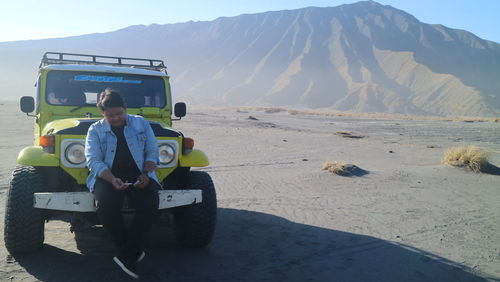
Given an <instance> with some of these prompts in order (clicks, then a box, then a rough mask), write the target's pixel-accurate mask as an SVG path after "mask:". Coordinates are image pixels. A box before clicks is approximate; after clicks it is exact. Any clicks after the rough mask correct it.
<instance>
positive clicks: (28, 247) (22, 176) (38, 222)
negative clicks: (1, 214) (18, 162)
mask: <svg viewBox="0 0 500 282" xmlns="http://www.w3.org/2000/svg"><path fill="white" fill-rule="evenodd" d="M44 183H45V182H44V177H43V175H42V173H41V172H40V171H39V170H37V169H36V168H34V167H31V166H20V167H16V168H15V169H14V171H13V172H12V179H11V181H10V185H9V192H8V194H7V204H6V208H5V222H4V224H5V226H4V241H5V247H6V248H7V250H8V251H9V253H11V254H15V253H29V252H33V251H36V250H38V249H40V248H41V247H42V245H43V240H44V227H45V219H44V216H43V214H42V212H41V211H40V210H38V209H35V208H34V207H33V199H34V195H33V194H34V193H35V192H42V191H43V188H44Z"/></svg>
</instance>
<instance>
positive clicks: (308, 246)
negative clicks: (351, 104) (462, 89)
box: [0, 102, 500, 281]
mask: <svg viewBox="0 0 500 282" xmlns="http://www.w3.org/2000/svg"><path fill="white" fill-rule="evenodd" d="M0 104H1V105H0V118H1V119H0V120H2V123H1V129H2V130H1V132H0V134H1V135H0V140H1V142H0V156H1V157H2V159H3V160H4V161H3V162H2V163H1V164H0V206H1V207H2V208H1V209H0V223H1V224H0V232H3V216H4V208H3V207H4V205H5V198H6V190H7V186H8V177H9V172H10V170H11V169H12V168H13V167H14V166H15V158H16V155H17V153H18V152H19V150H20V149H21V148H22V147H23V146H26V145H29V144H30V143H31V142H32V123H33V120H32V119H31V118H28V117H26V116H25V115H24V114H22V113H20V111H19V110H18V108H17V104H14V103H11V102H2V103H0ZM250 115H251V116H253V117H255V118H256V119H254V120H251V119H248V117H249V116H250ZM174 127H175V128H177V129H180V130H182V131H183V133H184V134H185V135H186V136H190V137H193V138H194V139H195V144H196V145H195V146H196V147H198V148H201V149H203V150H204V151H205V152H206V153H207V155H208V156H209V158H210V161H211V165H210V166H209V167H207V168H205V169H203V170H204V171H207V172H209V173H210V174H211V175H212V177H213V179H214V183H215V184H216V188H217V192H218V205H219V210H218V224H217V228H216V232H215V236H214V239H213V242H212V243H211V245H209V247H208V248H206V249H204V250H186V249H183V248H181V247H179V246H177V245H176V244H175V241H174V239H173V235H172V232H171V231H170V230H168V229H165V228H159V227H158V228H155V229H154V230H152V232H151V234H150V240H149V241H148V247H147V249H146V252H147V254H148V256H147V257H146V259H145V261H144V262H143V263H142V264H141V265H140V266H139V271H140V272H141V273H143V279H144V280H145V281H234V280H236V281H239V280H241V281H270V280H274V281H308V280H309V281H485V280H492V281H498V280H500V257H499V253H500V251H499V246H500V235H499V234H500V221H499V220H498V219H499V218H500V201H499V199H500V190H499V188H500V176H497V175H491V174H479V173H474V172H470V171H466V170H462V169H457V168H452V167H447V166H444V165H442V164H441V159H442V157H443V153H444V152H445V151H446V149H447V148H449V147H455V146H460V145H476V146H478V147H481V148H483V149H484V150H486V151H487V152H489V153H490V155H489V157H490V161H491V162H492V163H493V164H496V165H499V164H500V154H499V152H500V137H499V135H498V132H499V131H500V130H499V129H500V124H499V123H490V122H472V123H464V122H450V121H418V120H394V119H374V118H371V119H368V118H362V117H337V116H331V117H328V116H317V115H303V114H296V115H290V114H288V113H286V112H274V113H272V112H270V113H266V112H264V111H256V110H248V111H242V110H236V109H201V108H200V109H188V115H187V117H186V118H184V119H183V120H181V121H177V122H175V123H174ZM335 132H355V133H357V134H360V135H362V136H364V138H344V137H342V136H339V135H335V134H334V133H335ZM389 151H391V152H392V153H391V152H389ZM325 161H340V162H345V163H352V164H356V165H357V166H359V167H360V168H362V169H364V170H366V171H368V173H367V174H365V175H363V176H359V177H358V176H352V177H342V176H339V175H336V174H333V173H329V172H327V171H323V170H321V167H322V164H323V163H324V162H325ZM45 243H46V245H45V247H44V249H43V250H42V251H41V252H39V253H37V254H32V255H22V256H15V257H12V256H10V255H8V253H7V251H6V250H5V248H4V247H3V242H1V243H0V281H9V280H10V279H12V281H21V280H23V281H35V280H41V281H98V280H101V281H104V280H106V281H121V280H123V279H124V276H123V274H122V273H121V272H120V271H119V270H118V269H117V268H116V267H115V266H114V265H113V263H112V261H111V256H112V255H113V254H114V249H113V247H111V243H110V240H109V238H108V237H107V236H106V234H104V233H103V232H102V230H101V229H100V228H95V229H92V230H88V231H85V232H82V233H77V234H72V233H70V232H69V225H68V224H67V223H65V222H60V221H51V222H49V223H47V224H46V241H45Z"/></svg>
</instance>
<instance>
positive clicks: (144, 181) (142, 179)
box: [134, 173, 149, 189]
mask: <svg viewBox="0 0 500 282" xmlns="http://www.w3.org/2000/svg"><path fill="white" fill-rule="evenodd" d="M136 183H137V184H134V186H135V187H137V188H139V189H144V188H145V187H146V186H148V184H149V177H148V175H147V174H146V173H143V174H141V175H139V177H138V178H137V182H136Z"/></svg>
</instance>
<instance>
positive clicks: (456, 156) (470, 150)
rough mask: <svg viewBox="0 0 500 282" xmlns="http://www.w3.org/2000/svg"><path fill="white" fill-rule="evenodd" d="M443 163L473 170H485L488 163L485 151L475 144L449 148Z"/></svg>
mask: <svg viewBox="0 0 500 282" xmlns="http://www.w3.org/2000/svg"><path fill="white" fill-rule="evenodd" d="M443 164H446V165H450V166H455V167H467V168H470V169H471V170H472V171H475V172H481V171H484V170H485V169H486V168H487V167H488V165H489V162H488V158H487V154H486V152H485V151H483V150H482V149H480V148H478V147H475V146H461V147H455V148H451V149H448V150H447V151H446V152H445V153H444V158H443Z"/></svg>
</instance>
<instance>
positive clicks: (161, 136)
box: [4, 52, 217, 253]
mask: <svg viewBox="0 0 500 282" xmlns="http://www.w3.org/2000/svg"><path fill="white" fill-rule="evenodd" d="M108 87H109V88H113V89H116V90H118V91H119V92H120V93H121V94H122V96H123V97H124V99H125V102H126V104H127V112H128V113H129V114H136V115H141V116H143V117H144V118H146V119H147V120H148V121H149V122H150V124H151V127H152V129H153V131H154V133H155V136H156V139H157V142H158V150H159V159H158V162H157V163H158V168H157V170H156V175H157V177H158V180H159V181H160V182H161V183H162V190H160V191H159V196H160V207H159V211H158V216H159V217H158V218H164V219H170V220H168V222H169V224H170V225H171V226H173V227H174V230H175V234H176V237H177V240H178V241H179V243H181V244H182V245H184V246H188V247H203V246H206V245H207V244H208V243H209V242H210V241H211V238H212V235H213V232H214V229H215V223H216V214H217V200H216V193H215V188H214V184H213V182H212V179H211V178H210V176H209V175H208V174H207V173H205V172H202V171H191V170H190V168H191V167H204V166H207V165H208V163H209V162H208V158H207V157H206V155H205V154H204V153H203V152H202V151H201V150H198V149H194V148H193V146H194V141H193V139H191V138H187V137H184V135H183V134H182V133H181V132H179V131H175V130H173V129H172V128H171V126H172V120H175V119H177V120H180V119H181V118H182V117H183V116H185V114H186V105H185V104H184V103H177V104H175V107H174V113H173V114H174V115H175V116H176V117H177V118H174V119H173V118H172V96H171V91H170V83H169V76H168V74H167V71H166V67H165V65H164V63H163V61H161V60H152V59H138V58H124V57H110V56H97V55H83V54H69V53H56V52H47V53H45V54H44V55H43V58H42V60H41V63H40V66H39V75H38V80H37V83H36V88H37V92H36V107H35V99H34V98H33V97H31V96H24V97H22V98H21V101H20V104H21V111H23V112H24V113H26V114H27V115H29V116H31V117H33V118H34V121H35V123H34V135H35V138H34V139H35V141H34V144H33V146H29V147H26V148H24V149H23V150H22V151H21V152H20V153H19V156H18V158H17V163H18V164H19V166H17V167H16V168H15V169H14V171H13V173H12V178H11V181H10V185H9V191H8V195H7V204H6V211H5V222H4V224H5V228H4V240H5V246H6V248H7V250H8V251H9V252H10V253H25V252H32V251H35V250H37V249H39V248H40V247H41V246H42V245H43V241H44V225H45V222H46V221H48V220H49V219H51V218H58V219H60V218H63V219H67V220H68V221H70V222H71V230H72V231H74V230H79V229H81V228H83V226H89V225H98V224H99V222H98V219H97V216H95V205H94V197H93V194H92V193H90V192H89V191H88V189H87V187H86V185H85V182H86V178H87V175H88V169H87V167H86V166H85V163H86V161H85V155H84V149H85V147H84V146H85V136H86V135H87V131H88V128H89V126H90V125H91V124H92V123H94V122H96V121H97V120H99V119H101V118H102V116H101V113H100V111H99V110H98V108H97V107H96V103H97V101H98V99H99V95H100V93H101V92H102V91H103V90H104V89H106V88H108ZM131 210H133V207H131V206H128V205H127V203H124V208H123V211H124V213H126V212H127V211H131ZM61 215H62V216H61Z"/></svg>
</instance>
